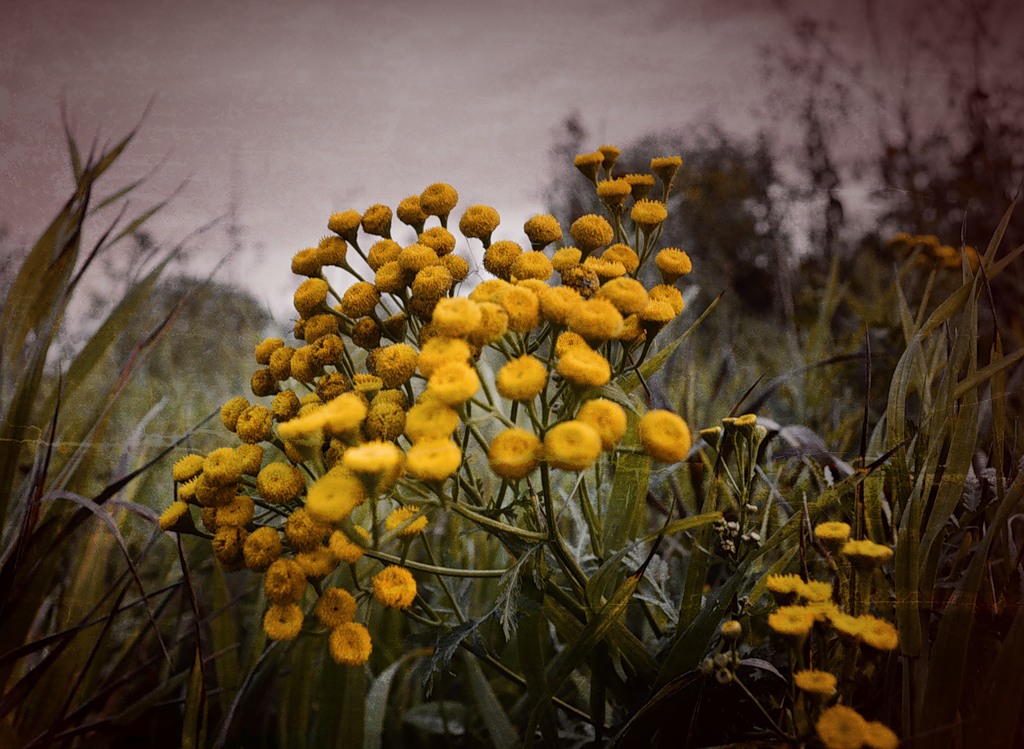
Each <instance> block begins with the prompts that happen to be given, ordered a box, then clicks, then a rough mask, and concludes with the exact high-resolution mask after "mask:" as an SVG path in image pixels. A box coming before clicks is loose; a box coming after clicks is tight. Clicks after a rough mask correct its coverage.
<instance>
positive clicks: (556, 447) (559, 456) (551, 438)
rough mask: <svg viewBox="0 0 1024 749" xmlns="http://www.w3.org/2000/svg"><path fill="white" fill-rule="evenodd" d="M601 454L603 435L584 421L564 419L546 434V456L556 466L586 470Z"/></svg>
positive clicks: (571, 469)
mask: <svg viewBox="0 0 1024 749" xmlns="http://www.w3.org/2000/svg"><path fill="white" fill-rule="evenodd" d="M600 455H601V435H600V434H598V432H597V430H596V429H594V427H592V426H590V424H587V423H586V422H583V421H578V420H575V419H573V420H571V421H563V422H562V423H560V424H555V425H554V426H553V427H551V428H550V429H549V430H548V431H547V434H545V435H544V457H545V458H546V459H547V461H548V463H549V464H550V465H551V466H552V467H554V468H561V469H563V470H565V471H585V470H586V469H587V468H590V466H592V465H593V464H594V463H595V462H596V461H597V459H598V458H599V457H600Z"/></svg>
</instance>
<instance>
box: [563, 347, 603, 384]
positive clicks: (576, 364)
mask: <svg viewBox="0 0 1024 749" xmlns="http://www.w3.org/2000/svg"><path fill="white" fill-rule="evenodd" d="M556 371H557V372H558V374H560V375H561V376H562V377H564V378H565V379H567V380H568V381H569V382H572V383H573V384H575V385H579V386H580V387H600V386H601V385H605V384H607V382H608V381H609V380H610V379H611V376H612V368H611V365H610V364H609V363H608V360H607V359H605V358H604V357H603V356H602V355H601V354H599V353H597V352H596V351H594V350H593V349H592V348H590V347H589V346H573V347H572V348H570V349H569V350H568V351H566V352H565V353H564V354H563V355H562V356H561V357H559V359H558V365H557V366H556Z"/></svg>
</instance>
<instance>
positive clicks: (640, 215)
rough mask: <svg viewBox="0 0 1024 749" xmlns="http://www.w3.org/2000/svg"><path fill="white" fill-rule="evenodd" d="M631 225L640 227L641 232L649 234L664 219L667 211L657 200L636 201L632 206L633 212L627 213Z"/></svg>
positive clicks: (666, 216)
mask: <svg viewBox="0 0 1024 749" xmlns="http://www.w3.org/2000/svg"><path fill="white" fill-rule="evenodd" d="M629 217H630V218H631V219H633V223H634V224H636V225H637V226H639V227H640V230H641V231H644V232H650V231H652V230H654V229H655V228H657V227H658V226H659V225H660V224H661V223H662V222H663V221H664V220H665V219H666V218H668V211H667V210H666V209H665V204H664V203H661V202H659V201H657V200H648V199H647V198H644V199H643V200H638V201H637V202H636V203H634V204H633V210H631V211H630V212H629Z"/></svg>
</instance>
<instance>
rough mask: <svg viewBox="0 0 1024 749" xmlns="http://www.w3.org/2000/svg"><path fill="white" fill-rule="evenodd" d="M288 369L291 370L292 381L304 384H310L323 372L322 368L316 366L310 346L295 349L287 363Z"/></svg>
mask: <svg viewBox="0 0 1024 749" xmlns="http://www.w3.org/2000/svg"><path fill="white" fill-rule="evenodd" d="M288 367H289V369H290V370H291V376H292V379H294V380H298V381H299V382H304V383H306V384H309V383H311V382H312V381H313V380H314V379H315V378H316V377H317V375H319V374H320V373H321V372H322V371H323V367H321V366H320V365H319V364H317V362H316V359H314V358H313V348H312V347H311V346H303V347H301V348H298V349H296V350H295V353H293V354H292V358H291V360H290V361H289V362H288Z"/></svg>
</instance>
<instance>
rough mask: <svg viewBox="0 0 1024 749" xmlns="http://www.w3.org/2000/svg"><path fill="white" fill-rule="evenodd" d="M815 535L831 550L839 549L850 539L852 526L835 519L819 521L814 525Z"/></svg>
mask: <svg viewBox="0 0 1024 749" xmlns="http://www.w3.org/2000/svg"><path fill="white" fill-rule="evenodd" d="M814 537H815V538H816V539H818V541H819V542H821V544H822V545H823V546H826V547H827V548H828V549H829V550H830V551H833V552H835V551H839V549H841V548H843V546H844V545H845V544H846V542H847V541H849V540H850V526H849V524H848V523H841V522H838V521H834V520H833V521H829V522H827V523H819V524H818V525H816V526H814Z"/></svg>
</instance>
